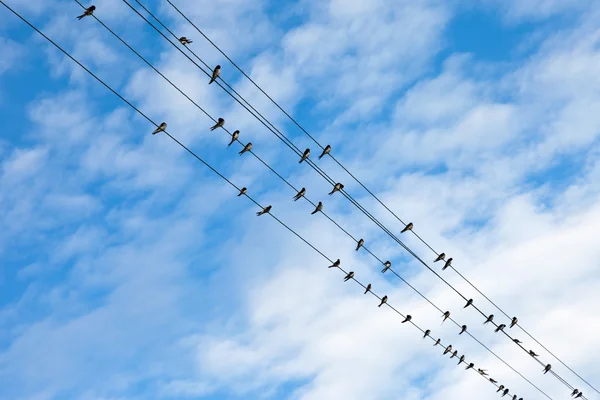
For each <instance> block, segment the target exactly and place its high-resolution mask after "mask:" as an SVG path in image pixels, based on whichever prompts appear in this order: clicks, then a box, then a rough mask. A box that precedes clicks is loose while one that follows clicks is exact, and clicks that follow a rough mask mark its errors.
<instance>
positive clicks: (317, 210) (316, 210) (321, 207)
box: [310, 202, 323, 215]
mask: <svg viewBox="0 0 600 400" xmlns="http://www.w3.org/2000/svg"><path fill="white" fill-rule="evenodd" d="M322 209H323V203H321V202H319V204H317V207H315V211H313V212H311V213H310V215H313V214H316V213H318V212H319V211H321V210H322Z"/></svg>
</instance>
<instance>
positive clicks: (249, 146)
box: [238, 142, 252, 156]
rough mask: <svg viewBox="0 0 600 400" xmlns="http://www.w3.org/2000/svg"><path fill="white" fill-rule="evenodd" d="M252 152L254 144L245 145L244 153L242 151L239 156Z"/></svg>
mask: <svg viewBox="0 0 600 400" xmlns="http://www.w3.org/2000/svg"><path fill="white" fill-rule="evenodd" d="M250 150H252V143H250V142H248V144H247V145H245V146H244V148H243V149H242V151H240V152H239V153H238V154H239V155H240V156H241V155H242V154H244V153H245V152H247V151H250Z"/></svg>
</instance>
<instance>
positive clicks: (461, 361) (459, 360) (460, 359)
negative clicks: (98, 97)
mask: <svg viewBox="0 0 600 400" xmlns="http://www.w3.org/2000/svg"><path fill="white" fill-rule="evenodd" d="M463 362H465V355H464V354H463V355H462V356H460V358H459V359H458V364H457V365H460V364H462V363H463Z"/></svg>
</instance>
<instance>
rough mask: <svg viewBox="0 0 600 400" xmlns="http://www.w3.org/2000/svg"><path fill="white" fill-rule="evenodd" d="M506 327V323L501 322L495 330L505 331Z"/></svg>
mask: <svg viewBox="0 0 600 400" xmlns="http://www.w3.org/2000/svg"><path fill="white" fill-rule="evenodd" d="M504 328H506V325H504V324H500V325H498V327H497V328H496V330H495V331H494V332H496V333H497V332H500V331H503V330H504Z"/></svg>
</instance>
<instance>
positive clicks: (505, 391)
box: [502, 388, 509, 397]
mask: <svg viewBox="0 0 600 400" xmlns="http://www.w3.org/2000/svg"><path fill="white" fill-rule="evenodd" d="M508 392H509V390H508V388H506V389H504V393H502V397H504V396H506V395H507V394H508Z"/></svg>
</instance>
